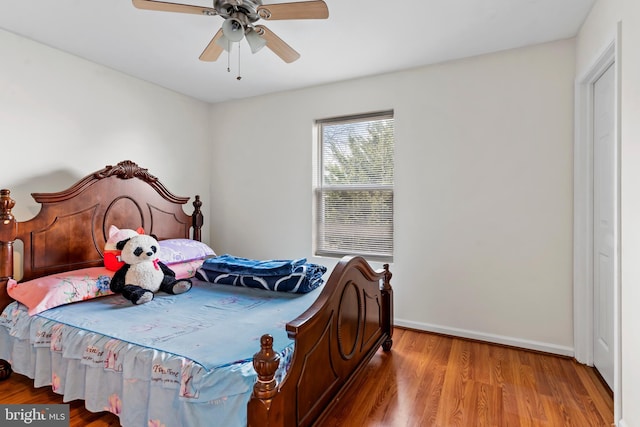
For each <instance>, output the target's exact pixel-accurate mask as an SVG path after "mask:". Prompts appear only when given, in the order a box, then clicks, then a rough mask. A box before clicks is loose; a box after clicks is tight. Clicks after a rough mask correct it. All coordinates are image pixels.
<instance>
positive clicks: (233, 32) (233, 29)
mask: <svg viewBox="0 0 640 427" xmlns="http://www.w3.org/2000/svg"><path fill="white" fill-rule="evenodd" d="M222 32H223V33H224V36H225V37H226V38H227V39H229V41H232V42H239V41H240V40H242V38H243V37H244V25H242V22H240V21H239V20H238V19H236V18H227V19H225V20H224V23H223V24H222Z"/></svg>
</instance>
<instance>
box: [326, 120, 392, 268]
mask: <svg viewBox="0 0 640 427" xmlns="http://www.w3.org/2000/svg"><path fill="white" fill-rule="evenodd" d="M316 125H317V129H318V146H319V154H318V160H319V162H318V176H317V180H316V182H317V186H316V190H315V204H316V216H315V224H316V233H315V239H314V242H315V253H316V255H321V256H322V255H325V256H343V255H362V256H365V257H366V258H369V259H374V260H381V261H391V260H392V259H393V163H394V162H393V146H394V135H393V130H394V127H393V112H392V111H385V112H381V113H371V114H364V115H358V116H349V117H338V118H332V119H324V120H318V121H317V122H316Z"/></svg>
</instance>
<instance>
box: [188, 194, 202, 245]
mask: <svg viewBox="0 0 640 427" xmlns="http://www.w3.org/2000/svg"><path fill="white" fill-rule="evenodd" d="M201 207H202V202H201V201H200V195H198V194H196V199H195V200H194V201H193V208H194V210H193V213H192V214H191V219H192V224H191V225H192V226H193V240H197V241H199V242H200V241H202V224H203V222H204V219H203V216H202V212H201V211H200V208H201Z"/></svg>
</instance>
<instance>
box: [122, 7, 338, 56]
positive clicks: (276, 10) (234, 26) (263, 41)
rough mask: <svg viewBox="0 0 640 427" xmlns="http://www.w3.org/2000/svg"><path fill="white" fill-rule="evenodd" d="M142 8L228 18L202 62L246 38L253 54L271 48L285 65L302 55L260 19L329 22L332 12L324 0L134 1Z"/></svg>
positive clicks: (210, 44) (214, 37) (207, 48)
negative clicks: (280, 0) (267, 1)
mask: <svg viewBox="0 0 640 427" xmlns="http://www.w3.org/2000/svg"><path fill="white" fill-rule="evenodd" d="M132 1H133V5H134V6H135V7H137V8H138V9H147V10H159V11H164V12H179V13H191V14H196V15H207V16H215V15H218V16H220V17H222V18H224V22H223V23H222V28H220V29H219V30H218V32H217V33H216V34H215V35H214V36H213V39H211V41H210V42H209V44H208V45H207V47H206V48H205V49H204V51H203V52H202V54H201V55H200V60H201V61H215V60H217V59H218V57H220V54H221V53H222V52H223V51H225V50H226V51H227V52H228V51H230V50H231V46H232V43H235V42H240V41H241V40H242V39H243V38H245V39H247V43H248V44H249V47H250V48H251V52H252V53H256V52H257V51H259V50H260V49H262V48H263V47H264V46H267V47H268V48H269V49H271V50H272V51H273V53H275V54H276V55H278V56H279V57H280V58H281V59H282V60H283V61H284V62H287V63H290V62H293V61H295V60H296V59H298V58H300V54H299V53H298V52H296V51H295V50H294V49H293V48H292V47H291V46H289V45H288V44H287V43H285V42H284V40H282V39H281V38H280V37H278V36H277V35H275V34H274V33H273V31H271V30H269V29H268V28H267V27H265V26H264V25H255V22H256V21H258V20H259V19H264V20H267V21H269V20H272V21H275V20H286V19H327V18H328V17H329V9H328V8H327V5H326V3H325V2H324V1H323V0H312V1H300V2H292V3H278V4H267V5H263V4H262V0H213V7H203V6H194V5H188V4H179V3H168V2H162V1H155V0H132Z"/></svg>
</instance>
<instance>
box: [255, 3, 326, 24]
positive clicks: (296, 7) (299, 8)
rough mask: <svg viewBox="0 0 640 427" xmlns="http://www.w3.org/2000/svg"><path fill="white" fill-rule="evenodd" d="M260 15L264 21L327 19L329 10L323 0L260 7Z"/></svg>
mask: <svg viewBox="0 0 640 427" xmlns="http://www.w3.org/2000/svg"><path fill="white" fill-rule="evenodd" d="M258 15H259V16H260V17H261V18H262V19H266V20H272V21H273V20H277V19H327V18H328V17H329V9H328V8H327V4H326V3H325V2H324V1H322V0H314V1H300V2H295V3H278V4H266V5H263V6H258Z"/></svg>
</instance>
